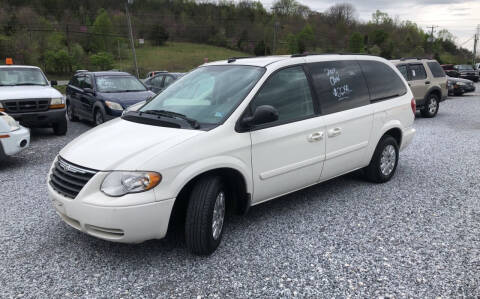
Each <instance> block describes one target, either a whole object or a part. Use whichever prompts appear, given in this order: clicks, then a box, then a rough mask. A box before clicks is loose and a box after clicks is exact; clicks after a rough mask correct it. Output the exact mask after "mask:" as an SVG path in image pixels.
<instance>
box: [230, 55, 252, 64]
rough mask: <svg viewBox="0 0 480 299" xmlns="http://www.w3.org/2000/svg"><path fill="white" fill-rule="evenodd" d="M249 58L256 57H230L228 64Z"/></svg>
mask: <svg viewBox="0 0 480 299" xmlns="http://www.w3.org/2000/svg"><path fill="white" fill-rule="evenodd" d="M247 58H254V57H249V56H243V57H230V58H228V59H227V62H228V63H232V62H235V61H236V60H238V59H247Z"/></svg>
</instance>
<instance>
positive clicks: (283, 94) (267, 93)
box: [251, 66, 314, 122]
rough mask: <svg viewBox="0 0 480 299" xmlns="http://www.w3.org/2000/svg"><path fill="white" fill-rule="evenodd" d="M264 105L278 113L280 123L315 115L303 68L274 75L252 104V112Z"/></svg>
mask: <svg viewBox="0 0 480 299" xmlns="http://www.w3.org/2000/svg"><path fill="white" fill-rule="evenodd" d="M262 105H270V106H273V107H274V108H275V109H277V111H278V121H279V122H289V121H293V120H299V119H302V118H306V117H308V116H311V115H313V114H314V109H313V100H312V94H311V92H310V87H309V85H308V80H307V76H306V75H305V72H304V71H303V68H302V67H301V66H297V67H291V68H287V69H283V70H280V71H278V72H277V73H275V74H273V75H272V76H271V77H270V78H269V79H268V81H267V82H266V83H265V85H263V87H262V89H261V90H260V92H259V93H258V94H257V95H256V96H255V99H254V100H253V102H252V106H251V108H252V111H255V109H256V108H257V107H259V106H262Z"/></svg>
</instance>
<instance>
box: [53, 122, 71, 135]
mask: <svg viewBox="0 0 480 299" xmlns="http://www.w3.org/2000/svg"><path fill="white" fill-rule="evenodd" d="M67 129H68V126H67V119H66V118H63V119H62V120H60V121H58V122H57V123H54V124H53V132H54V133H55V135H57V136H63V135H65V134H67Z"/></svg>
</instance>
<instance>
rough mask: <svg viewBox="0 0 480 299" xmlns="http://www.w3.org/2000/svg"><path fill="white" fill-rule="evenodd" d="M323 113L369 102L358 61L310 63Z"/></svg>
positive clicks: (351, 107) (355, 106) (309, 67)
mask: <svg viewBox="0 0 480 299" xmlns="http://www.w3.org/2000/svg"><path fill="white" fill-rule="evenodd" d="M308 69H309V71H310V73H311V75H312V78H313V85H314V88H315V91H316V93H317V96H318V99H319V101H320V107H321V109H322V114H330V113H335V112H340V111H344V110H348V109H353V108H357V107H361V106H365V105H368V104H369V94H368V88H367V85H366V83H365V79H364V77H363V74H362V71H361V69H360V66H359V65H358V63H357V61H348V60H347V61H328V62H319V63H312V64H308Z"/></svg>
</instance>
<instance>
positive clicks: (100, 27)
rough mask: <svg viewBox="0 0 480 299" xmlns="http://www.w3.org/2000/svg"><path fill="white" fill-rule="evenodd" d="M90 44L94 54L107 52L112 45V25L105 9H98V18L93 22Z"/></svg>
mask: <svg viewBox="0 0 480 299" xmlns="http://www.w3.org/2000/svg"><path fill="white" fill-rule="evenodd" d="M92 33H93V36H92V44H93V50H94V51H95V52H99V51H108V50H110V49H111V47H112V44H113V42H112V41H113V38H112V34H113V25H112V22H111V21H110V17H109V15H108V13H107V12H106V11H105V9H103V8H102V9H100V11H99V13H98V16H97V17H96V18H95V21H94V22H93V30H92Z"/></svg>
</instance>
